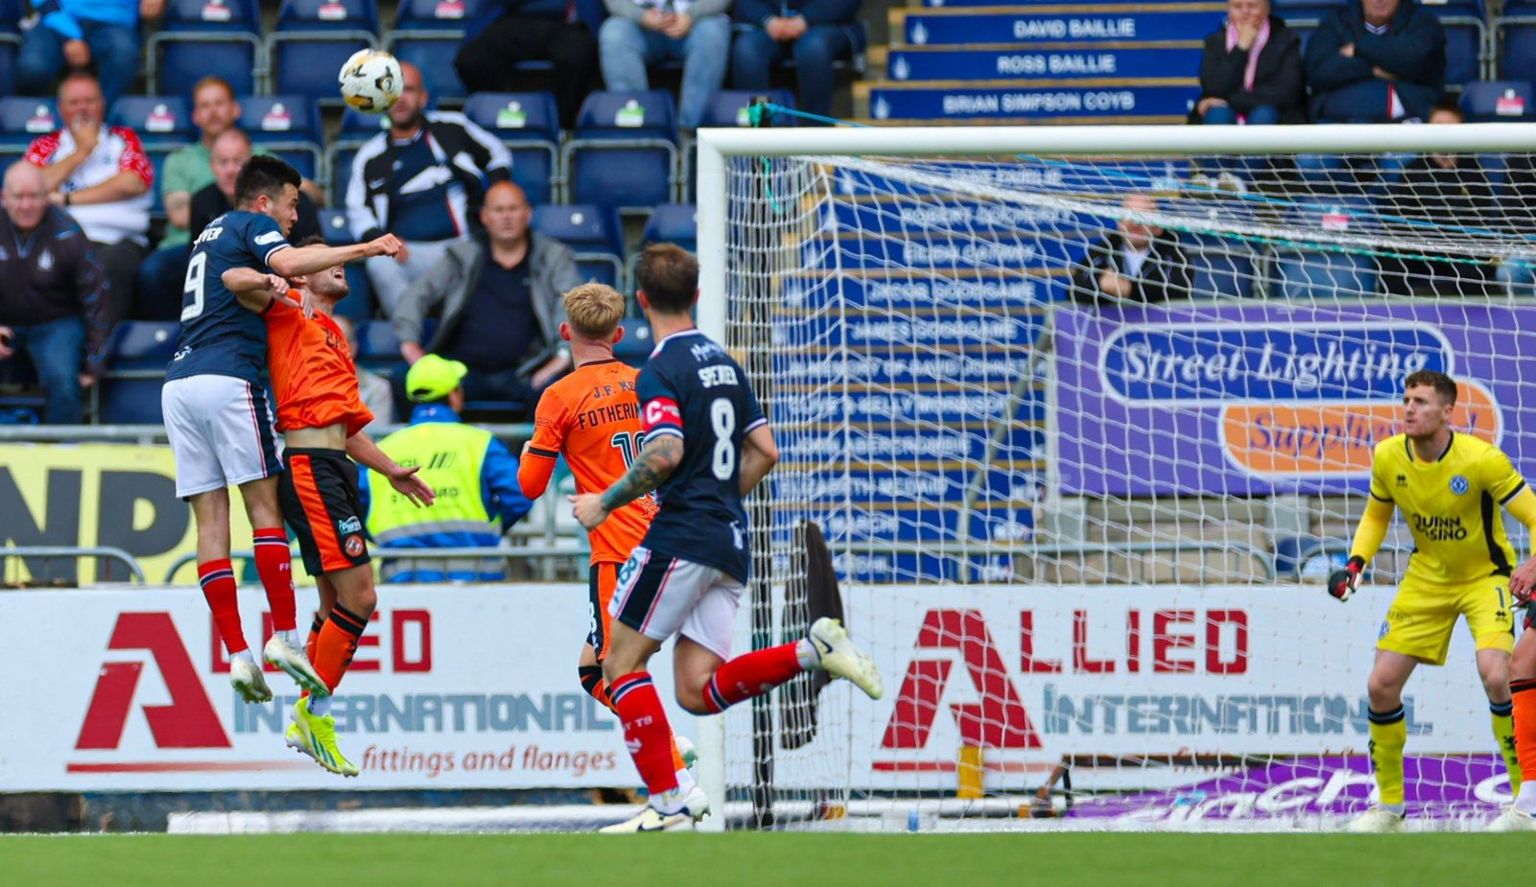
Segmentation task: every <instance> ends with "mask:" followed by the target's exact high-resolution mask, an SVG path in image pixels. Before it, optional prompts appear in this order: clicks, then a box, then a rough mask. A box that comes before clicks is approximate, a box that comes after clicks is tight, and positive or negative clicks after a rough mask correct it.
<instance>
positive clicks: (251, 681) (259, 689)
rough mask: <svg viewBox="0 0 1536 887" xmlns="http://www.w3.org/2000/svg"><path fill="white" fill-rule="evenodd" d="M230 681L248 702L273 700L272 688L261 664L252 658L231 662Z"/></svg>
mask: <svg viewBox="0 0 1536 887" xmlns="http://www.w3.org/2000/svg"><path fill="white" fill-rule="evenodd" d="M229 683H230V684H231V685H233V686H234V688H235V692H236V693H239V694H240V698H241V699H244V700H245V701H246V702H271V701H272V689H271V688H270V687H268V686H267V679H266V678H265V677H264V676H262V673H261V666H259V665H257V664H256V663H255V662H253V661H251V660H250V659H245V658H239V659H236V660H235V661H233V662H231V663H230V664H229Z"/></svg>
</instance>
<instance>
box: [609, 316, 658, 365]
mask: <svg viewBox="0 0 1536 887" xmlns="http://www.w3.org/2000/svg"><path fill="white" fill-rule="evenodd" d="M619 326H621V327H623V328H624V338H622V339H620V340H619V341H618V344H616V345H614V346H613V356H614V357H617V358H618V359H619V360H622V361H624V362H625V363H627V364H629V365H630V366H632V367H638V366H640V365H641V364H643V363H645V361H646V358H648V357H650V356H651V349H653V348H655V347H656V342H655V341H653V339H652V337H651V325H650V324H648V323H646V322H645V320H644V318H640V317H626V318H624V319H623V320H622V321H620V322H619Z"/></svg>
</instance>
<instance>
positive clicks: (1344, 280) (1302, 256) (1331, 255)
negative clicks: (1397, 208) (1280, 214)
mask: <svg viewBox="0 0 1536 887" xmlns="http://www.w3.org/2000/svg"><path fill="white" fill-rule="evenodd" d="M1373 213H1374V210H1373V208H1372V207H1371V204H1370V202H1369V201H1368V200H1366V199H1364V198H1360V197H1344V196H1341V197H1330V198H1316V199H1308V200H1302V201H1298V202H1297V204H1296V205H1295V207H1294V208H1293V211H1292V214H1291V220H1292V222H1293V223H1295V224H1296V225H1297V226H1299V227H1301V228H1302V229H1304V230H1314V231H1341V232H1347V231H1369V230H1370V228H1369V227H1367V225H1366V224H1365V223H1366V222H1368V220H1369V219H1370V218H1371V216H1372V215H1373ZM1273 273H1274V283H1275V285H1276V288H1277V291H1278V292H1279V294H1280V296H1281V297H1283V298H1288V299H1337V298H1354V297H1359V296H1370V295H1374V294H1375V293H1376V287H1377V268H1376V260H1375V259H1373V258H1371V257H1369V256H1361V255H1358V254H1355V253H1341V252H1324V251H1316V250H1307V249H1299V250H1289V249H1282V250H1277V251H1276V253H1275V261H1274V264H1273Z"/></svg>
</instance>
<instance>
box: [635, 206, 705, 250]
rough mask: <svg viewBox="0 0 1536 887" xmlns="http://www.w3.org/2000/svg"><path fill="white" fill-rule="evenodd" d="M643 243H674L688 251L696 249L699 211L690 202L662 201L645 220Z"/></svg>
mask: <svg viewBox="0 0 1536 887" xmlns="http://www.w3.org/2000/svg"><path fill="white" fill-rule="evenodd" d="M640 239H641V241H642V242H644V243H675V244H677V245H678V246H680V247H682V248H683V249H685V250H687V251H689V252H695V251H697V250H698V240H699V213H698V209H697V208H696V207H694V205H693V204H691V203H663V204H661V205H660V206H658V207H656V209H655V210H653V211H652V212H651V217H650V218H649V219H646V221H645V233H644V234H642V235H641V237H640Z"/></svg>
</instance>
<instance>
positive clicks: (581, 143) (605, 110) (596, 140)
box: [561, 90, 678, 213]
mask: <svg viewBox="0 0 1536 887" xmlns="http://www.w3.org/2000/svg"><path fill="white" fill-rule="evenodd" d="M677 154H678V151H677V107H676V105H675V104H674V102H673V101H672V94H671V93H668V92H661V91H658V90H651V91H649V92H594V93H592V94H591V95H589V96H587V98H586V100H585V101H583V102H582V104H581V111H580V112H579V113H578V114H577V115H576V129H575V131H574V132H573V133H572V138H571V139H570V140H569V141H567V142H566V143H565V145H564V147H563V148H562V149H561V165H562V166H563V167H564V168H565V178H566V188H565V190H566V202H567V203H577V204H581V203H595V204H602V205H605V206H613V207H617V208H618V209H619V210H620V211H621V212H626V213H649V212H650V208H651V207H653V206H655V205H657V204H658V203H668V202H670V201H671V200H672V199H673V195H674V194H675V193H676V186H677V170H678V164H677Z"/></svg>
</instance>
